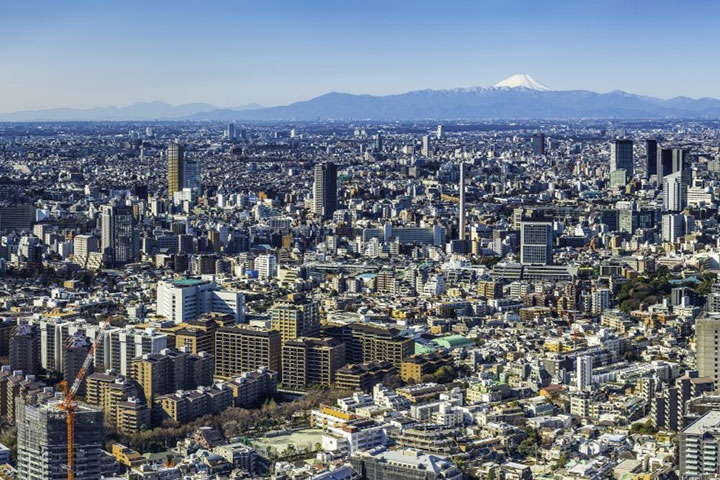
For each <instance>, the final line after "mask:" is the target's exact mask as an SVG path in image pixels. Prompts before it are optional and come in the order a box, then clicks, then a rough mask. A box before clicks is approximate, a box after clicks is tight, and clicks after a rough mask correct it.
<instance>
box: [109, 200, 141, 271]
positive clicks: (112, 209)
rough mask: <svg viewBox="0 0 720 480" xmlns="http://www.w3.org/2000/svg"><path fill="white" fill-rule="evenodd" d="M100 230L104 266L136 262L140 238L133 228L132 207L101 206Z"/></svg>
mask: <svg viewBox="0 0 720 480" xmlns="http://www.w3.org/2000/svg"><path fill="white" fill-rule="evenodd" d="M101 228H102V238H101V243H100V248H101V251H102V254H103V258H104V261H105V263H106V264H108V265H110V266H118V265H124V264H126V263H131V262H134V261H137V259H138V257H139V251H140V237H139V234H138V231H137V229H136V228H135V216H134V215H133V207H131V206H129V205H105V206H103V207H102V215H101Z"/></svg>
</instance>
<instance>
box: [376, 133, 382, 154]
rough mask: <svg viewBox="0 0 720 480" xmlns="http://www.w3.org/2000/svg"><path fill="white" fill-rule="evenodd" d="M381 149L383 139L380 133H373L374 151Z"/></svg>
mask: <svg viewBox="0 0 720 480" xmlns="http://www.w3.org/2000/svg"><path fill="white" fill-rule="evenodd" d="M382 149H383V140H382V135H380V132H378V133H377V135H375V151H376V152H382Z"/></svg>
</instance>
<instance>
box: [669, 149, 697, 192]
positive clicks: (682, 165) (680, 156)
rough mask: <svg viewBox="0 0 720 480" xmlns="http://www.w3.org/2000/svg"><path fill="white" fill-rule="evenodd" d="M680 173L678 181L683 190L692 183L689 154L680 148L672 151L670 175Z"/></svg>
mask: <svg viewBox="0 0 720 480" xmlns="http://www.w3.org/2000/svg"><path fill="white" fill-rule="evenodd" d="M675 172H680V180H681V181H682V182H683V184H684V185H685V188H688V187H690V184H691V183H692V170H691V169H690V152H689V151H688V150H685V149H682V148H673V150H672V173H675Z"/></svg>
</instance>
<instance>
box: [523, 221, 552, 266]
mask: <svg viewBox="0 0 720 480" xmlns="http://www.w3.org/2000/svg"><path fill="white" fill-rule="evenodd" d="M552 240H553V227H552V223H551V222H521V223H520V263H523V264H534V265H552V263H553V256H552Z"/></svg>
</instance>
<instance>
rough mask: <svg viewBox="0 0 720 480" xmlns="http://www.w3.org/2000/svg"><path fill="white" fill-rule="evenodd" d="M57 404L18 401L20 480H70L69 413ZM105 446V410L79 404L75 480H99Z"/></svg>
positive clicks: (16, 420)
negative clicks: (67, 417)
mask: <svg viewBox="0 0 720 480" xmlns="http://www.w3.org/2000/svg"><path fill="white" fill-rule="evenodd" d="M58 404H59V401H58V400H55V399H52V400H45V401H39V402H37V403H31V402H30V401H28V400H25V399H21V398H19V399H18V403H17V408H16V409H15V422H16V425H17V470H18V478H21V479H25V480H47V479H58V480H59V479H65V478H67V476H68V472H67V460H68V458H67V423H66V416H67V414H66V413H65V412H64V411H62V410H60V408H58ZM102 444H103V413H102V410H100V409H98V408H94V407H91V406H89V405H86V404H83V403H79V404H78V406H77V408H76V410H75V448H74V450H73V454H74V460H75V462H74V463H75V465H74V468H73V470H74V473H75V479H76V480H99V479H100V475H101V473H100V465H101V463H102V457H103V455H102Z"/></svg>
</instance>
